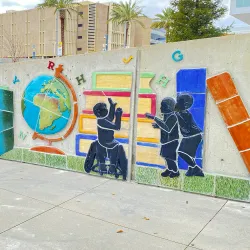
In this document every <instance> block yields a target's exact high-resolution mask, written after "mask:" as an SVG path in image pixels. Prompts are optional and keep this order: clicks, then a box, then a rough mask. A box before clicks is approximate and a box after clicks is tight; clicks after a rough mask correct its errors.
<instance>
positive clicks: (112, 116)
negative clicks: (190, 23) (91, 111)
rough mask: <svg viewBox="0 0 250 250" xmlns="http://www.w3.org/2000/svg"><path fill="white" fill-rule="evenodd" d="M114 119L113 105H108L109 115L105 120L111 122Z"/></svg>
mask: <svg viewBox="0 0 250 250" xmlns="http://www.w3.org/2000/svg"><path fill="white" fill-rule="evenodd" d="M114 118H115V105H114V104H110V108H109V114H108V117H107V119H108V120H109V121H111V122H112V121H113V120H114Z"/></svg>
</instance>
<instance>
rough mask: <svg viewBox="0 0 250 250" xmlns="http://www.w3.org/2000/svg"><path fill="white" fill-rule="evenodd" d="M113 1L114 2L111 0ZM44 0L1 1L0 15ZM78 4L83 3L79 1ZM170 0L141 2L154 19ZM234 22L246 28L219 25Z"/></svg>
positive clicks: (226, 20) (226, 1)
mask: <svg viewBox="0 0 250 250" xmlns="http://www.w3.org/2000/svg"><path fill="white" fill-rule="evenodd" d="M111 1H112V0H111ZM41 2H43V0H0V13H5V12H6V10H25V9H31V8H34V7H35V6H36V5H37V4H38V3H41ZM78 2H82V1H81V0H79V1H78ZM93 2H100V3H103V2H110V0H99V1H95V0H94V1H93ZM113 2H119V0H113ZM169 2H170V0H141V1H140V4H141V5H142V6H144V14H146V15H147V16H149V17H154V15H155V14H157V13H160V12H161V10H162V9H163V8H165V7H168V6H169ZM229 2H230V0H223V3H224V4H225V5H226V6H227V7H229ZM233 22H234V25H235V26H246V24H245V23H243V22H241V21H239V20H237V19H235V18H233V17H232V16H229V15H226V16H225V17H224V18H222V19H221V20H220V21H219V22H218V24H219V25H220V26H226V25H230V24H232V23H233Z"/></svg>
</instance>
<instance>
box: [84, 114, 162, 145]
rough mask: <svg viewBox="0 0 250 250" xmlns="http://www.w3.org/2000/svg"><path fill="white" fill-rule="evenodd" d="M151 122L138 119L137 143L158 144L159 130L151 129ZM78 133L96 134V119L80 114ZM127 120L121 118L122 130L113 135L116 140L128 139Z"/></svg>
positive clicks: (92, 116)
mask: <svg viewBox="0 0 250 250" xmlns="http://www.w3.org/2000/svg"><path fill="white" fill-rule="evenodd" d="M152 122H153V121H152V120H149V119H146V118H138V123H137V141H141V142H152V143H158V142H159V137H160V130H159V129H154V128H153V127H152ZM79 132H80V133H84V134H97V125H96V118H95V116H94V115H89V114H81V115H80V116H79ZM128 134H129V118H128V117H122V129H121V131H120V132H118V133H115V137H116V138H128Z"/></svg>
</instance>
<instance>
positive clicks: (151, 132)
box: [137, 122, 160, 140]
mask: <svg viewBox="0 0 250 250" xmlns="http://www.w3.org/2000/svg"><path fill="white" fill-rule="evenodd" d="M137 137H142V138H154V139H158V140H159V137H160V130H159V129H154V128H153V127H152V123H146V122H138V123H137Z"/></svg>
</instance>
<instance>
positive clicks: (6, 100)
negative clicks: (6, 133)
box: [0, 89, 13, 112]
mask: <svg viewBox="0 0 250 250" xmlns="http://www.w3.org/2000/svg"><path fill="white" fill-rule="evenodd" d="M0 110H6V111H10V112H13V92H12V91H9V90H5V89H0Z"/></svg>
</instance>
